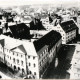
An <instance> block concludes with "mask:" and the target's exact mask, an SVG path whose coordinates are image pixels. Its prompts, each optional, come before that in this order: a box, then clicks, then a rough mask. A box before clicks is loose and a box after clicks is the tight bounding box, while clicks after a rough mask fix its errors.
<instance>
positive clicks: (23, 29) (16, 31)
mask: <svg viewBox="0 0 80 80" xmlns="http://www.w3.org/2000/svg"><path fill="white" fill-rule="evenodd" d="M9 28H10V30H11V32H12V34H13V36H14V37H15V38H21V39H27V37H29V36H30V35H29V28H28V26H26V25H25V24H24V23H21V24H17V25H12V26H9Z"/></svg>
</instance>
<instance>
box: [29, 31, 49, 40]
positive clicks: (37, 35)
mask: <svg viewBox="0 0 80 80" xmlns="http://www.w3.org/2000/svg"><path fill="white" fill-rule="evenodd" d="M48 32H49V31H47V30H30V34H31V35H33V37H32V38H33V39H38V38H41V37H42V36H44V35H45V34H47V33H48Z"/></svg>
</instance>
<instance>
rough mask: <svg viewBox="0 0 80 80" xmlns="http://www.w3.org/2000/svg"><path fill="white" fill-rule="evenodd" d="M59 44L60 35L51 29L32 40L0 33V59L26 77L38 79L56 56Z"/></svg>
mask: <svg viewBox="0 0 80 80" xmlns="http://www.w3.org/2000/svg"><path fill="white" fill-rule="evenodd" d="M61 44H62V39H61V35H60V34H59V33H58V32H56V31H53V30H52V31H50V32H49V33H47V34H46V35H44V36H43V37H41V38H40V39H38V40H36V41H34V42H29V41H24V40H18V39H14V38H11V37H9V36H5V35H1V36H0V61H1V62H3V63H5V64H6V65H7V66H9V67H11V68H12V69H13V70H14V71H17V72H19V71H21V72H22V73H23V75H27V76H28V78H35V79H40V78H42V77H43V76H44V74H45V72H46V70H47V68H48V67H49V64H50V63H51V62H52V60H53V59H55V58H56V54H57V52H58V51H59V49H60V47H61Z"/></svg>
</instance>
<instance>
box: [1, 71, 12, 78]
mask: <svg viewBox="0 0 80 80" xmlns="http://www.w3.org/2000/svg"><path fill="white" fill-rule="evenodd" d="M0 75H1V76H2V78H1V79H12V78H11V77H9V76H6V75H5V74H3V73H2V72H0Z"/></svg>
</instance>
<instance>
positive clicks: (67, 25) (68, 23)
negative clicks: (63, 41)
mask: <svg viewBox="0 0 80 80" xmlns="http://www.w3.org/2000/svg"><path fill="white" fill-rule="evenodd" d="M60 26H61V27H62V28H63V30H64V31H65V32H66V33H67V32H69V31H72V30H74V29H77V25H76V24H75V23H74V21H73V20H69V21H66V22H62V23H60Z"/></svg>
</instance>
